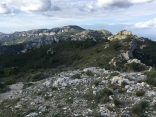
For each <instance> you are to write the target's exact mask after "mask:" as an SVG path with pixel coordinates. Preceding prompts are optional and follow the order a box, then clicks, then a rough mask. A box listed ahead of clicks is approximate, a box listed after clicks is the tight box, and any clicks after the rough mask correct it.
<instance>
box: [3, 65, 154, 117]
mask: <svg viewBox="0 0 156 117" xmlns="http://www.w3.org/2000/svg"><path fill="white" fill-rule="evenodd" d="M40 74H41V73H40ZM42 74H44V75H46V76H47V75H48V77H46V76H44V80H41V81H37V82H25V83H23V82H21V83H17V84H13V85H11V86H10V89H11V90H10V91H9V92H7V93H2V94H0V99H1V102H0V117H10V116H14V117H17V116H20V117H65V116H66V117H87V116H89V117H97V116H98V117H142V116H146V117H155V116H156V98H155V95H156V89H155V87H153V86H152V85H149V84H147V83H146V82H145V79H146V77H147V76H146V75H144V74H143V73H141V72H131V73H126V72H118V71H109V70H105V69H101V68H95V67H90V68H84V69H82V70H80V69H76V70H68V71H63V72H59V71H58V72H56V71H55V73H54V71H53V70H49V71H46V72H42ZM32 76H33V74H32ZM23 84H24V85H23ZM22 87H23V88H22ZM15 89H16V90H15Z"/></svg>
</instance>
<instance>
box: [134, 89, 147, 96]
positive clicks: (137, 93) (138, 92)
mask: <svg viewBox="0 0 156 117" xmlns="http://www.w3.org/2000/svg"><path fill="white" fill-rule="evenodd" d="M144 93H145V92H144V91H143V90H137V91H136V96H143V95H144Z"/></svg>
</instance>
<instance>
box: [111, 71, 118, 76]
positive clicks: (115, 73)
mask: <svg viewBox="0 0 156 117" xmlns="http://www.w3.org/2000/svg"><path fill="white" fill-rule="evenodd" d="M117 75H119V73H118V72H112V73H111V74H110V76H117Z"/></svg>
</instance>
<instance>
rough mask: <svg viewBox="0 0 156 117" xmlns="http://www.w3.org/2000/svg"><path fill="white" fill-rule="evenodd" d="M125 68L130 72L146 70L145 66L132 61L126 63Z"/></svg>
mask: <svg viewBox="0 0 156 117" xmlns="http://www.w3.org/2000/svg"><path fill="white" fill-rule="evenodd" d="M126 69H127V71H128V72H131V71H134V72H140V71H143V70H146V69H147V68H146V67H145V66H144V65H142V64H140V63H134V62H133V63H131V64H128V66H127V68H126Z"/></svg>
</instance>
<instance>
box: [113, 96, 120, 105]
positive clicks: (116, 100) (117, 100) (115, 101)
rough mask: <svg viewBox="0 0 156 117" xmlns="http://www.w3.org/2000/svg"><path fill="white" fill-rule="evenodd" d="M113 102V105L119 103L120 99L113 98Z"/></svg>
mask: <svg viewBox="0 0 156 117" xmlns="http://www.w3.org/2000/svg"><path fill="white" fill-rule="evenodd" d="M113 102H114V104H115V106H119V105H121V101H120V100H119V99H118V98H114V99H113Z"/></svg>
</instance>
